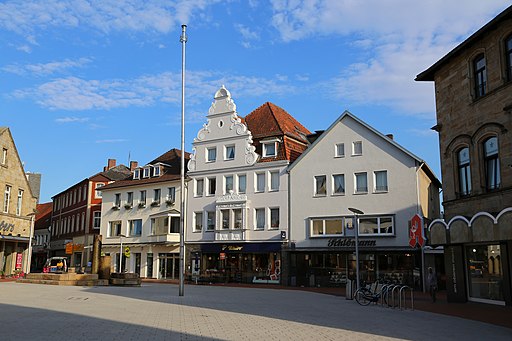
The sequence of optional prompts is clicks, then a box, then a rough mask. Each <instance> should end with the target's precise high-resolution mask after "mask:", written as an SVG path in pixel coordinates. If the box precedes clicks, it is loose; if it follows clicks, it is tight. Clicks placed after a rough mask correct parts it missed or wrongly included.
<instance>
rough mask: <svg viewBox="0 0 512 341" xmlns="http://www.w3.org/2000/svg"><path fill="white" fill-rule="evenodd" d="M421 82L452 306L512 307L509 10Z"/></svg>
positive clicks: (435, 240) (436, 240)
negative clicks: (429, 103)
mask: <svg viewBox="0 0 512 341" xmlns="http://www.w3.org/2000/svg"><path fill="white" fill-rule="evenodd" d="M416 80H418V81H434V82H435V93H436V110H437V124H436V125H435V126H434V127H433V128H432V129H434V130H436V131H437V132H438V133H439V148H440V155H441V171H442V179H443V206H444V219H439V220H436V221H434V222H433V223H432V224H431V225H430V228H429V230H430V243H431V244H432V245H434V246H435V245H444V246H445V267H446V272H447V289H448V299H449V300H450V301H458V302H465V301H467V300H471V301H481V302H487V303H495V304H507V305H512V293H511V291H512V288H511V287H512V282H511V272H512V262H511V260H512V258H511V253H512V135H511V134H512V7H509V8H507V9H506V10H505V11H503V12H502V13H500V14H499V15H498V16H497V17H495V18H494V19H493V20H492V21H490V22H489V23H487V24H486V25H485V26H483V27H482V28H481V29H479V30H478V31H477V32H475V33H474V34H473V35H471V36H470V37H469V38H467V39H466V40H465V41H464V42H462V43H461V44H460V45H458V46H457V47H456V48H455V49H453V50H452V51H451V52H449V53H448V54H447V55H446V56H444V57H443V58H442V59H440V60H439V61H438V62H436V63H435V64H434V65H432V66H431V67H430V68H428V69H427V70H425V71H424V72H422V73H420V74H419V75H418V76H417V78H416Z"/></svg>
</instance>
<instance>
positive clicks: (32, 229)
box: [25, 210, 36, 274]
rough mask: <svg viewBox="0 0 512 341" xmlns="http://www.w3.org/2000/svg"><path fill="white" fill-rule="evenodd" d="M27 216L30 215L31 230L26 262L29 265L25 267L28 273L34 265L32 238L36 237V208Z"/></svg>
mask: <svg viewBox="0 0 512 341" xmlns="http://www.w3.org/2000/svg"><path fill="white" fill-rule="evenodd" d="M27 217H30V232H29V239H28V255H27V260H28V263H25V264H27V266H26V268H25V273H27V274H28V273H30V268H31V266H32V238H34V223H35V220H36V218H35V217H36V212H35V210H34V212H32V213H29V214H27Z"/></svg>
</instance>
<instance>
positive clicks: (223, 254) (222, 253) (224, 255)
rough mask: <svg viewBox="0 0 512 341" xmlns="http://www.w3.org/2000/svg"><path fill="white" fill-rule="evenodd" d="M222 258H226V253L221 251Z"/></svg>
mask: <svg viewBox="0 0 512 341" xmlns="http://www.w3.org/2000/svg"><path fill="white" fill-rule="evenodd" d="M220 259H221V260H223V259H226V253H225V252H221V253H220Z"/></svg>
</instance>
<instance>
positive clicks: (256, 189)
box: [254, 172, 266, 193]
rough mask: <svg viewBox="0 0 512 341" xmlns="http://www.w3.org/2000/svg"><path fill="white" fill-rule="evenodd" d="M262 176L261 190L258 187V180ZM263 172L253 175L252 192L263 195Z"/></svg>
mask: <svg viewBox="0 0 512 341" xmlns="http://www.w3.org/2000/svg"><path fill="white" fill-rule="evenodd" d="M260 176H262V177H263V181H262V182H261V185H262V186H261V188H260V187H259V184H260V182H259V181H258V178H259V177H260ZM265 178H266V176H265V172H262V173H255V177H254V180H255V182H254V192H255V193H263V192H265Z"/></svg>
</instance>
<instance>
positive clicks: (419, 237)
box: [409, 214, 427, 248]
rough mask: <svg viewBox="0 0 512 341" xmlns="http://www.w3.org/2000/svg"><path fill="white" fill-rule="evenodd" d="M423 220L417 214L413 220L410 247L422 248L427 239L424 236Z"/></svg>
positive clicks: (410, 230) (410, 228) (410, 229)
mask: <svg viewBox="0 0 512 341" xmlns="http://www.w3.org/2000/svg"><path fill="white" fill-rule="evenodd" d="M422 221H423V219H421V217H420V216H419V215H418V214H416V215H414V217H412V219H411V226H410V227H409V245H410V246H411V247H413V248H414V247H416V246H419V247H422V246H423V244H425V241H426V240H427V238H425V236H424V235H423V224H422Z"/></svg>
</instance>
